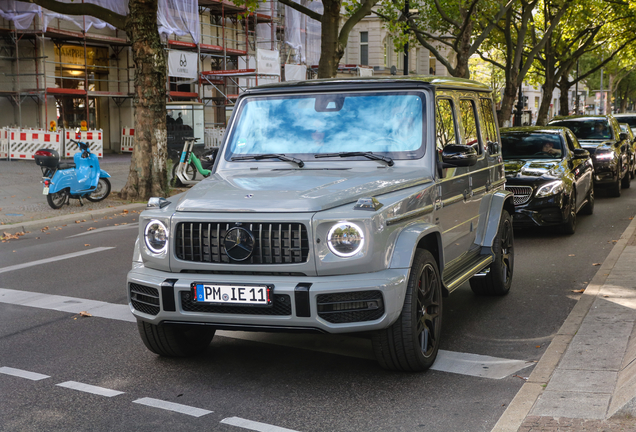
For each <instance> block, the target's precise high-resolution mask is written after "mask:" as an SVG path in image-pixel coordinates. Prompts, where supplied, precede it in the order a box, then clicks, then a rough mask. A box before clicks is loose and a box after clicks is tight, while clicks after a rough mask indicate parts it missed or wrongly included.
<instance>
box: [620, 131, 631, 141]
mask: <svg viewBox="0 0 636 432" xmlns="http://www.w3.org/2000/svg"><path fill="white" fill-rule="evenodd" d="M618 138H619V139H620V140H621V141H625V140H626V139H627V138H629V136H628V135H627V132H621V133H619V134H618Z"/></svg>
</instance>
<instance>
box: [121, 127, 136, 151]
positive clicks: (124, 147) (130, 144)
mask: <svg viewBox="0 0 636 432" xmlns="http://www.w3.org/2000/svg"><path fill="white" fill-rule="evenodd" d="M134 147H135V130H134V129H132V128H128V127H125V128H123V129H122V130H121V152H122V153H123V152H131V151H133V148H134Z"/></svg>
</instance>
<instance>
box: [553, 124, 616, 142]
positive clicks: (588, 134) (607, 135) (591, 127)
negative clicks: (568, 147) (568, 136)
mask: <svg viewBox="0 0 636 432" xmlns="http://www.w3.org/2000/svg"><path fill="white" fill-rule="evenodd" d="M550 125H551V126H565V127H567V128H570V130H571V131H572V133H573V134H574V135H576V137H577V138H578V139H580V140H586V139H587V140H600V139H612V130H611V128H610V127H609V125H608V124H607V120H606V119H581V120H557V121H552V122H550Z"/></svg>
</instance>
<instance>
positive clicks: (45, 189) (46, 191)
mask: <svg viewBox="0 0 636 432" xmlns="http://www.w3.org/2000/svg"><path fill="white" fill-rule="evenodd" d="M42 194H43V195H48V194H49V187H48V186H44V189H42Z"/></svg>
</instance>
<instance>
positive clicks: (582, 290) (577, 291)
mask: <svg viewBox="0 0 636 432" xmlns="http://www.w3.org/2000/svg"><path fill="white" fill-rule="evenodd" d="M572 292H574V293H583V292H585V288H581V289H580V290H572Z"/></svg>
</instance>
